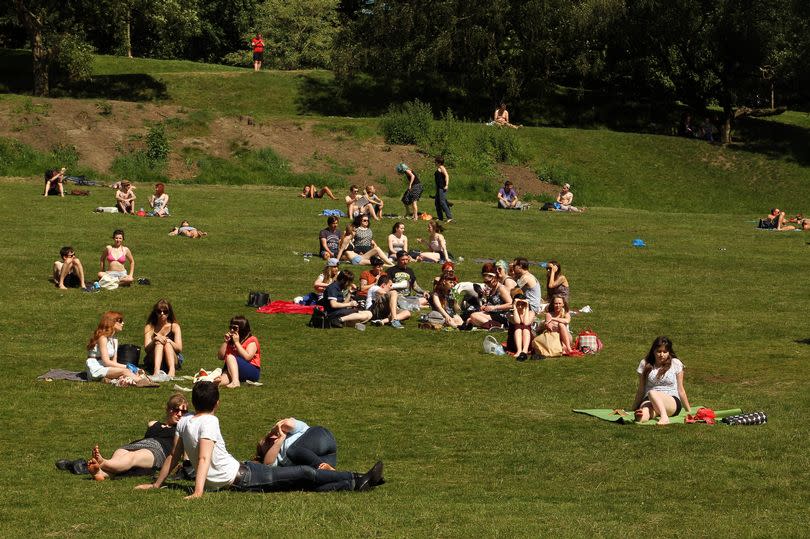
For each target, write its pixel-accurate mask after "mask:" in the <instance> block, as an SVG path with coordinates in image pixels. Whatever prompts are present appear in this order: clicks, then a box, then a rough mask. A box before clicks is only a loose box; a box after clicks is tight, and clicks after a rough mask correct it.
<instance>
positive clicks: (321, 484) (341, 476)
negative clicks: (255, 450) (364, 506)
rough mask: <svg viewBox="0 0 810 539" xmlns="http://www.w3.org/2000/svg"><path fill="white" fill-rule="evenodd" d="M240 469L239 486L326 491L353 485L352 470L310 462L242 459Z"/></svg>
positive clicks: (264, 490)
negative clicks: (285, 463) (324, 467)
mask: <svg viewBox="0 0 810 539" xmlns="http://www.w3.org/2000/svg"><path fill="white" fill-rule="evenodd" d="M240 470H244V472H245V473H244V476H243V477H242V479H241V481H239V484H234V485H233V488H234V489H236V490H250V491H260V492H272V491H283V490H311V491H316V492H326V491H333V490H353V489H354V476H353V474H352V473H351V472H332V471H328V470H316V469H315V468H312V467H311V466H268V465H266V464H261V463H258V462H253V461H245V462H243V463H242V465H241V468H240Z"/></svg>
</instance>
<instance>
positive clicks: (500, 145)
mask: <svg viewBox="0 0 810 539" xmlns="http://www.w3.org/2000/svg"><path fill="white" fill-rule="evenodd" d="M475 147H476V150H477V151H479V152H481V153H484V154H486V155H488V156H490V157H491V158H492V159H494V160H495V161H496V162H498V163H513V164H516V163H520V162H523V161H525V160H526V155H525V152H524V151H523V148H522V146H521V144H520V140H519V139H518V137H517V134H516V133H515V130H514V129H504V128H497V127H489V126H487V127H482V128H480V129H479V131H478V133H477V134H476V137H475Z"/></svg>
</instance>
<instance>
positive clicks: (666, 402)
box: [633, 336, 692, 425]
mask: <svg viewBox="0 0 810 539" xmlns="http://www.w3.org/2000/svg"><path fill="white" fill-rule="evenodd" d="M683 369H684V366H683V363H681V360H679V359H678V358H677V357H676V356H675V350H674V348H673V347H672V341H671V340H669V338H667V337H663V336H662V337H658V338H656V339H655V340H654V341H653V343H652V346H651V347H650V351H649V352H648V353H647V357H645V358H644V359H642V360H641V362H640V363H639V364H638V368H637V369H636V372H637V373H638V389H637V390H636V398H635V401H634V402H633V409H634V410H635V416H636V421H638V422H639V423H641V422H644V421H649V420H650V419H653V418H655V417H656V416H657V417H658V418H659V419H658V424H659V425H667V424H669V418H670V417H674V416H676V415H678V414H679V413H680V412H681V409H684V410H686V412H687V413H691V411H692V409H691V407H690V406H689V398H688V397H687V396H686V389H684V387H683Z"/></svg>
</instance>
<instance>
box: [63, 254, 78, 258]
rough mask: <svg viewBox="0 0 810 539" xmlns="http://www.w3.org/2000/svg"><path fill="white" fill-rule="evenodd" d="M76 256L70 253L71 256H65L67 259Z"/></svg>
mask: <svg viewBox="0 0 810 539" xmlns="http://www.w3.org/2000/svg"><path fill="white" fill-rule="evenodd" d="M75 256H76V255H74V254H73V253H70V254H69V255H65V258H74V257H75Z"/></svg>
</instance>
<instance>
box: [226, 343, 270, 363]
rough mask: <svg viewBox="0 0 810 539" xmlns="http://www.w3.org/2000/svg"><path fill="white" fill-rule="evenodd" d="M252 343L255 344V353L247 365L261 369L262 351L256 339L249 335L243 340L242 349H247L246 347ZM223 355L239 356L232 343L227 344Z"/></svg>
mask: <svg viewBox="0 0 810 539" xmlns="http://www.w3.org/2000/svg"><path fill="white" fill-rule="evenodd" d="M252 342H255V343H256V353H255V354H254V355H253V358H252V359H251V360H250V362H249V363H250V364H251V365H255V366H256V367H259V368H260V369H261V368H262V349H261V347H260V346H259V339H257V338H256V336H255V335H251V336H250V337H248V338H247V339H245V342H243V343H242V348H247V346H248V345H249V344H250V343H252ZM225 354H231V355H233V356H234V357H237V356H239V352H238V351H237V350H236V347H235V346H234V345H233V343H230V342H229V343H228V347H227V348H225ZM239 357H241V356H239Z"/></svg>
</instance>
